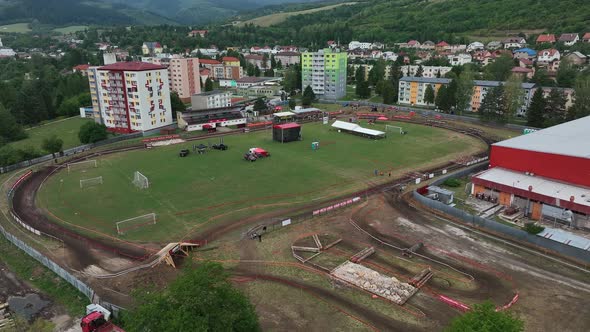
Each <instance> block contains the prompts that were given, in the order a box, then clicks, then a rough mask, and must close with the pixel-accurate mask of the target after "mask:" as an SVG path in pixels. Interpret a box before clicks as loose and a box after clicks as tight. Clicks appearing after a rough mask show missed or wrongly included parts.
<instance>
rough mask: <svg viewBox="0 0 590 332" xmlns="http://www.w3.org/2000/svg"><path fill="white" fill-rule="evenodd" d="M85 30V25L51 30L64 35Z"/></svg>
mask: <svg viewBox="0 0 590 332" xmlns="http://www.w3.org/2000/svg"><path fill="white" fill-rule="evenodd" d="M86 29H88V26H87V25H70V26H67V27H63V28H55V29H53V31H55V32H59V33H62V34H64V35H65V34H68V33H75V32H78V31H84V30H86Z"/></svg>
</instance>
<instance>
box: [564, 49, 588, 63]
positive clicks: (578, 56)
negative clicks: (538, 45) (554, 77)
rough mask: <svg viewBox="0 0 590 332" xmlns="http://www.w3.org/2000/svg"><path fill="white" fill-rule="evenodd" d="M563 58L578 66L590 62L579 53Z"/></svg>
mask: <svg viewBox="0 0 590 332" xmlns="http://www.w3.org/2000/svg"><path fill="white" fill-rule="evenodd" d="M563 58H564V59H567V60H568V61H569V62H570V63H572V64H574V65H577V66H582V65H585V64H586V63H587V62H588V57H587V56H586V55H584V54H582V53H580V52H578V51H575V52H572V53H570V54H568V55H566V56H564V57H563Z"/></svg>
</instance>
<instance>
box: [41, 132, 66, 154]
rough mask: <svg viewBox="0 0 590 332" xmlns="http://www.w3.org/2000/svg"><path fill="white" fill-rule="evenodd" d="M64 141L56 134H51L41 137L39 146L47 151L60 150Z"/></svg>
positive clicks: (54, 151)
mask: <svg viewBox="0 0 590 332" xmlns="http://www.w3.org/2000/svg"><path fill="white" fill-rule="evenodd" d="M63 146H64V141H63V140H62V139H61V138H58V137H57V135H51V136H50V137H46V138H44V139H43V143H42V144H41V148H42V149H43V150H45V151H47V152H49V153H56V152H60V151H61V150H62V149H63Z"/></svg>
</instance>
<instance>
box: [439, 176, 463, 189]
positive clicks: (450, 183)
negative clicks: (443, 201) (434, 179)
mask: <svg viewBox="0 0 590 332" xmlns="http://www.w3.org/2000/svg"><path fill="white" fill-rule="evenodd" d="M443 184H444V185H445V186H447V187H453V188H456V187H459V186H460V185H461V181H460V180H458V179H455V178H448V179H446V180H445V182H443Z"/></svg>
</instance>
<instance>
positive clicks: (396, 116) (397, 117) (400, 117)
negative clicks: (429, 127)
mask: <svg viewBox="0 0 590 332" xmlns="http://www.w3.org/2000/svg"><path fill="white" fill-rule="evenodd" d="M393 118H394V119H404V120H411V119H412V117H411V116H409V115H394V116H393Z"/></svg>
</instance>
